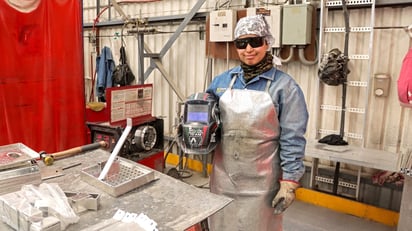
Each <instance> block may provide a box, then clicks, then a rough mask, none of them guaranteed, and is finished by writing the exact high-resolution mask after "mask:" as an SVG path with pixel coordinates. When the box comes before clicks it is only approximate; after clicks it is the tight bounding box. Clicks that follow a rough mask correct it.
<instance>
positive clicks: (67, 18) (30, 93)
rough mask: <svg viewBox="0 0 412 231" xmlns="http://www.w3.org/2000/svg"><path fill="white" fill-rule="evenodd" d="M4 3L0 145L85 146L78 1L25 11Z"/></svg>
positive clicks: (0, 11)
mask: <svg viewBox="0 0 412 231" xmlns="http://www.w3.org/2000/svg"><path fill="white" fill-rule="evenodd" d="M8 2H9V1H0V31H1V32H2V35H1V36H0V51H1V56H2V58H1V61H0V70H1V71H0V145H5V144H10V143H16V142H22V143H24V144H25V145H27V146H29V147H30V148H32V149H34V150H36V151H40V150H45V151H46V152H49V153H51V152H56V151H60V150H64V149H68V148H72V147H75V146H80V145H84V144H85V143H86V125H85V102H84V101H85V100H84V80H83V44H82V43H83V39H82V21H81V18H82V17H81V16H82V6H81V1H79V0H57V1H54V0H53V1H48V0H39V5H38V6H37V7H36V8H34V9H33V10H26V11H19V10H17V9H15V8H12V7H10V6H9V5H8ZM20 2H26V1H20Z"/></svg>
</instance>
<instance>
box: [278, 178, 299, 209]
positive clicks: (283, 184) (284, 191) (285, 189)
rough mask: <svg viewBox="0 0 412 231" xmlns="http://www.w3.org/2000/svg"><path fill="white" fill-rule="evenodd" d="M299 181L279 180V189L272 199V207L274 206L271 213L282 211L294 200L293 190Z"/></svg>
mask: <svg viewBox="0 0 412 231" xmlns="http://www.w3.org/2000/svg"><path fill="white" fill-rule="evenodd" d="M298 187H299V183H297V182H295V181H288V180H281V181H280V189H279V191H278V193H277V194H276V196H275V198H273V200H272V207H273V208H275V211H274V212H273V214H275V215H278V214H281V213H283V212H284V211H285V210H286V209H287V208H288V207H289V205H291V204H292V202H293V201H294V200H295V191H296V189H297V188H298Z"/></svg>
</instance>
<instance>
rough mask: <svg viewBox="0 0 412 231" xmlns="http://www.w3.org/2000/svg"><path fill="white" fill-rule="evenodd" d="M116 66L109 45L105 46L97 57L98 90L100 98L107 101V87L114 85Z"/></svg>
mask: <svg viewBox="0 0 412 231" xmlns="http://www.w3.org/2000/svg"><path fill="white" fill-rule="evenodd" d="M115 68H116V65H115V62H114V60H113V55H112V51H111V50H110V48H109V47H106V46H105V47H103V49H102V52H101V54H100V56H97V57H96V70H97V79H96V92H97V96H98V97H99V99H103V102H106V98H105V94H106V88H109V87H112V86H113V80H112V78H113V71H114V69H115Z"/></svg>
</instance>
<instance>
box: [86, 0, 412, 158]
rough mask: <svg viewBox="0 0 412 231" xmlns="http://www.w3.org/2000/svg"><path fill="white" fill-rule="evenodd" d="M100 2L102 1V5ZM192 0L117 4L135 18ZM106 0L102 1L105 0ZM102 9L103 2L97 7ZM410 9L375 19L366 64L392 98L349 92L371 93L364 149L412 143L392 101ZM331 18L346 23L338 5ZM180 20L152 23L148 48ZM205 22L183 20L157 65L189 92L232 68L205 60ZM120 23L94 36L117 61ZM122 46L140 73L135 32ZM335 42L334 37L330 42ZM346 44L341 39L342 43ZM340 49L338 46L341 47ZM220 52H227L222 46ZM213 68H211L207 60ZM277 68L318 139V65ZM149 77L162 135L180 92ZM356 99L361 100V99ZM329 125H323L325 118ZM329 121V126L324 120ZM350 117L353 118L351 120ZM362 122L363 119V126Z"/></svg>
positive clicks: (89, 16)
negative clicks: (302, 100)
mask: <svg viewBox="0 0 412 231" xmlns="http://www.w3.org/2000/svg"><path fill="white" fill-rule="evenodd" d="M103 2H105V1H102V5H103ZM197 2H198V1H195V0H174V1H171V0H163V1H157V2H152V3H139V4H136V3H128V4H121V7H122V9H123V10H124V11H125V12H126V14H127V15H130V16H131V17H132V18H135V17H159V16H171V15H184V14H187V13H188V12H189V11H190V10H191V8H192V7H193V6H194V5H195V4H196V3H197ZM216 2H219V1H205V3H204V4H203V5H202V8H201V10H200V12H208V11H210V10H213V9H214V8H215V6H216ZM241 3H242V1H232V7H234V8H236V7H239V6H240V5H241ZM106 4H107V2H106ZM95 5H96V1H94V0H87V1H84V23H89V24H90V23H93V21H94V19H95V18H96V14H97V12H96V8H95ZM102 7H103V6H102ZM108 13H109V11H107V12H104V13H103V14H102V15H101V16H100V18H99V21H100V22H104V21H109V20H119V19H120V18H119V16H118V14H117V13H116V12H115V11H114V9H111V11H110V13H111V16H110V17H109V15H108ZM411 15H412V7H383V8H377V9H376V17H375V27H376V29H375V31H374V45H373V57H372V69H371V74H372V75H371V76H370V78H372V79H371V80H372V81H371V86H370V89H372V88H373V76H374V75H375V74H378V73H385V74H388V75H389V76H390V77H391V81H390V82H391V84H390V91H389V96H387V97H377V96H375V95H374V94H373V92H372V91H369V92H368V94H363V95H362V94H360V95H359V94H358V93H356V92H353V91H352V90H349V91H348V100H349V101H348V102H349V103H351V104H354V105H357V104H362V103H363V102H364V101H365V100H366V98H367V97H368V106H369V107H368V110H367V112H368V113H367V116H366V124H365V126H366V128H367V131H368V133H367V136H366V145H365V146H366V147H369V148H374V149H383V150H387V151H392V152H399V151H402V150H403V149H406V148H410V146H411V145H412V141H411V140H410V139H408V137H410V135H411V134H410V133H411V132H412V125H411V122H412V113H411V111H410V110H411V109H405V108H401V107H400V106H399V103H398V99H397V78H398V75H399V72H400V68H401V64H402V59H403V57H404V55H405V54H406V51H407V50H408V47H409V37H408V36H407V34H406V33H405V31H404V30H402V29H400V28H398V27H403V26H407V25H409V24H411V23H412V20H411V17H410V16H411ZM329 17H330V20H333V21H335V22H336V23H338V24H339V23H340V24H341V25H342V26H344V23H343V17H342V12H341V11H339V10H336V11H331V12H330V13H329ZM350 17H351V21H353V25H355V24H359V25H365V24H368V23H369V17H370V11H369V9H367V8H364V9H351V10H350ZM177 27H178V24H176V23H174V24H172V23H170V24H169V25H159V26H156V30H157V33H153V34H147V35H145V36H144V39H145V42H146V43H147V45H148V46H149V47H150V49H151V50H152V51H153V52H154V53H156V52H159V51H160V50H161V49H162V47H163V46H164V44H165V43H166V42H167V40H168V39H169V38H170V36H171V35H172V33H173V32H174V31H175V30H176V28H177ZM201 27H203V28H204V27H205V25H204V24H202V23H197V24H190V25H189V26H187V27H186V28H185V30H184V32H183V33H182V34H180V36H179V37H178V38H177V40H176V41H175V43H174V44H173V45H172V47H171V49H170V50H169V51H168V52H167V53H166V55H165V56H164V58H163V59H162V63H163V65H164V67H165V69H166V71H167V73H168V74H169V76H170V79H171V81H173V82H174V83H175V84H176V86H177V87H178V89H179V91H180V92H181V93H182V94H183V95H185V96H188V95H190V94H192V93H194V92H199V91H203V90H204V89H205V86H206V85H207V82H208V81H209V78H210V76H215V75H217V74H218V73H220V72H223V71H225V70H226V69H227V68H229V67H233V66H234V65H236V64H237V62H236V61H233V60H230V61H228V60H222V59H216V60H208V59H207V58H206V50H205V49H206V46H205V40H204V34H203V29H201ZM90 31H91V30H90V29H86V30H85V34H84V35H85V68H86V69H85V73H86V80H87V83H88V85H87V86H88V87H87V89H86V93H87V94H89V93H90V79H91V76H92V72H93V68H91V65H94V64H93V62H94V61H93V60H94V59H95V51H94V50H93V48H94V47H93V46H92V45H91V44H90V43H89V38H88V33H89V32H90ZM120 32H121V27H119V26H113V27H104V28H101V29H100V37H99V38H98V40H99V43H100V48H102V47H103V46H108V47H110V48H111V49H112V52H113V53H114V55H115V57H116V58H115V59H116V62H118V53H119V48H120V37H119V36H118V35H119V34H120ZM340 36H341V37H338V38H336V39H338V40H339V41H343V34H341V35H340ZM125 41H126V51H127V55H128V58H129V63H130V65H131V66H132V69H133V71H134V73H135V75H136V76H137V73H138V65H137V64H138V55H139V54H138V52H137V51H138V46H137V39H136V36H135V35H127V36H126V37H125ZM350 43H351V45H350V46H351V50H350V52H353V53H357V49H359V50H361V49H362V50H363V49H364V46H367V45H368V44H365V43H364V41H363V40H362V41H361V39H356V37H351V40H350ZM335 44H336V41H335ZM342 47H343V45H342ZM342 49H343V48H342ZM222 52H225V51H222ZM209 65H210V67H211V68H210V70H211V71H212V73H210V72H208V66H209ZM148 66H149V59H147V58H146V59H145V69H146V68H148ZM349 68H350V69H351V72H352V74H353V75H355V74H359V75H363V76H364V74H363V73H361V72H363V71H364V70H365V69H366V68H365V67H364V66H361V67H358V66H357V67H356V68H354V67H351V64H349ZM280 69H282V70H285V71H286V72H288V73H290V74H291V75H292V76H294V78H295V79H296V80H297V81H298V82H299V84H300V86H301V87H302V89H303V91H304V93H305V96H306V100H307V103H308V106H309V112H310V115H311V117H310V121H309V127H308V132H307V136H308V138H309V139H315V138H316V137H317V126H318V124H317V121H316V119H317V118H315V117H316V115H317V113H318V110H317V100H318V97H319V96H318V94H319V90H318V83H319V81H318V77H317V70H318V67H317V65H312V66H307V65H303V64H301V63H300V62H298V61H294V62H291V63H288V64H284V65H283V66H281V67H280ZM146 83H153V84H154V89H155V93H154V94H155V95H154V105H153V106H154V107H153V114H154V115H156V116H164V117H165V135H172V132H173V129H172V126H173V124H174V118H175V117H176V116H175V114H176V103H177V102H178V101H179V100H178V97H177V95H176V94H175V93H174V92H173V90H172V88H171V87H170V85H169V84H168V82H167V81H166V80H165V78H164V77H163V76H162V75H161V74H160V72H159V71H158V70H156V69H155V70H154V71H153V72H152V74H151V75H150V76H149V78H148V79H147V81H146ZM326 88H328V89H326V93H325V95H324V97H326V98H328V99H329V100H331V101H333V102H334V103H336V104H337V105H339V102H340V93H341V89H340V88H337V87H330V86H327V87H326ZM358 101H359V102H358ZM337 120H339V116H337V115H335V116H332V117H328V118H325V119H324V121H321V124H322V125H325V126H326V125H329V126H330V127H333V128H334V129H335V130H339V128H338V126H337V124H339V123H338V122H337ZM360 121H363V120H359V119H356V118H353V116H352V117H349V118H347V126H348V127H349V128H350V127H351V126H355V125H356V126H359V124H358V123H361V122H360ZM325 123H326V124H325ZM327 123H330V124H327ZM351 123H353V124H351ZM361 126H363V124H361Z"/></svg>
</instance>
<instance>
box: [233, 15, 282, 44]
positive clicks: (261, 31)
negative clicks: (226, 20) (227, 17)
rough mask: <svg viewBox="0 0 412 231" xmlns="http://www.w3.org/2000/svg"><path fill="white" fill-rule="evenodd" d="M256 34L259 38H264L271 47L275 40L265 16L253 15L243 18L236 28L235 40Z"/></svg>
mask: <svg viewBox="0 0 412 231" xmlns="http://www.w3.org/2000/svg"><path fill="white" fill-rule="evenodd" d="M247 34H254V35H257V36H259V37H264V38H265V40H266V42H267V43H268V45H269V47H271V45H272V43H273V42H274V38H273V36H272V34H271V33H270V28H269V24H268V23H267V22H266V19H265V17H264V16H263V15H261V14H258V15H253V16H246V17H243V18H241V19H240V20H239V21H238V22H237V24H236V28H235V39H237V38H239V37H240V36H242V35H247Z"/></svg>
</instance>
